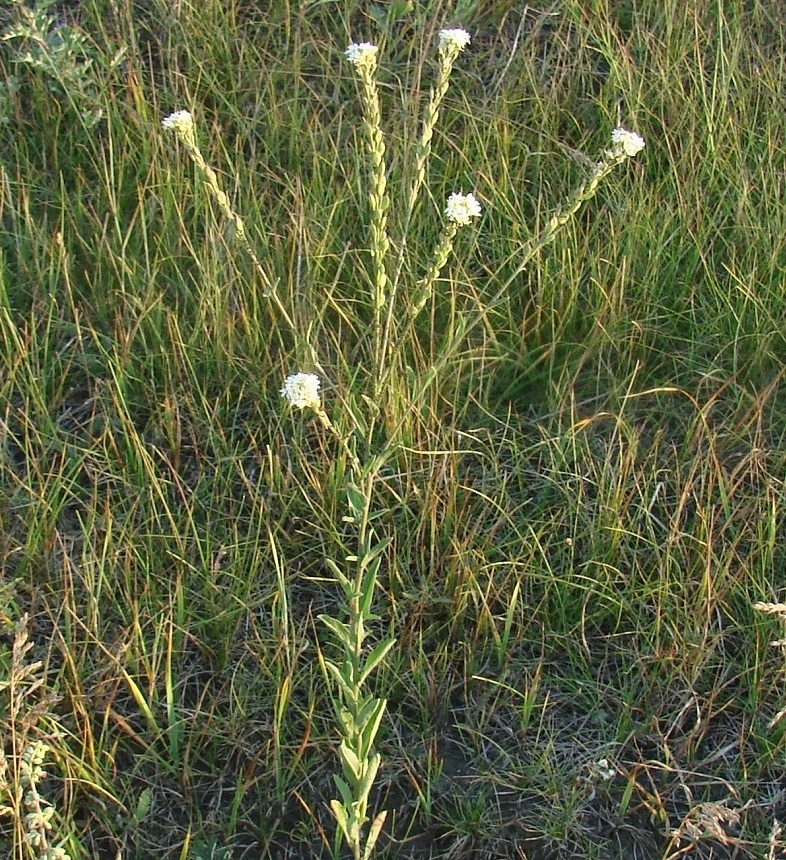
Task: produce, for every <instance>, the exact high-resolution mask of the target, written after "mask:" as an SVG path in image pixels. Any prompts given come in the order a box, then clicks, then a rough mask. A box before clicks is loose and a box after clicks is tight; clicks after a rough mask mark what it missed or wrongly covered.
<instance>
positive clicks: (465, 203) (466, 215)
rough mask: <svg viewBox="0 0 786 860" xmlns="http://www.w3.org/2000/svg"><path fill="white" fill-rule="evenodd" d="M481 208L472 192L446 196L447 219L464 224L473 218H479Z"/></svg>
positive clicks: (454, 193)
mask: <svg viewBox="0 0 786 860" xmlns="http://www.w3.org/2000/svg"><path fill="white" fill-rule="evenodd" d="M481 212H482V209H481V208H480V203H478V201H477V200H476V199H475V195H474V194H458V193H457V192H455V191H454V192H453V194H451V195H450V197H448V205H447V206H446V207H445V215H447V218H448V221H452V222H453V223H454V224H459V225H460V226H465V225H467V224H469V222H470V221H471V220H472V219H473V218H479V217H480V213H481Z"/></svg>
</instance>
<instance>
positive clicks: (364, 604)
mask: <svg viewBox="0 0 786 860" xmlns="http://www.w3.org/2000/svg"><path fill="white" fill-rule="evenodd" d="M381 562H382V559H381V558H375V559H374V561H372V562H371V564H370V565H369V567H368V570H367V571H366V573H365V575H364V576H363V585H362V587H361V589H360V612H361V614H362V615H363V617H364V618H369V616H370V614H371V604H372V601H373V600H374V589H375V588H376V587H377V572H378V571H379V565H380V564H381Z"/></svg>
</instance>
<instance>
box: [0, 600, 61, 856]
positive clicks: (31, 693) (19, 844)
mask: <svg viewBox="0 0 786 860" xmlns="http://www.w3.org/2000/svg"><path fill="white" fill-rule="evenodd" d="M27 624H28V617H27V615H23V616H22V617H21V618H20V619H19V621H18V622H17V624H16V627H15V629H14V634H13V636H14V638H13V645H12V650H11V662H10V665H9V666H8V669H7V677H6V678H4V679H1V680H0V692H4V693H5V694H6V705H5V707H4V708H3V712H4V713H5V715H6V716H5V721H6V725H4V726H3V735H4V737H5V738H6V742H5V745H4V746H0V816H2V817H4V818H9V819H10V820H11V822H12V824H13V834H14V836H13V838H14V845H13V856H14V858H20V860H21V858H23V857H26V858H32V860H69V855H68V854H67V853H66V851H65V849H64V848H63V847H62V845H60V844H57V841H58V840H57V838H56V833H57V829H56V823H57V811H56V809H55V807H54V806H53V805H52V804H51V803H49V802H48V801H47V800H46V798H45V797H44V796H43V795H42V793H41V790H40V786H41V783H42V782H43V781H44V780H45V779H46V778H47V773H46V772H45V771H44V764H45V763H46V758H47V755H48V754H49V752H50V746H49V744H47V743H46V742H45V741H44V740H43V739H42V738H41V736H40V733H41V732H42V731H44V732H45V727H44V722H45V719H46V717H47V714H48V710H49V707H50V705H51V703H52V697H51V696H50V695H49V694H47V693H46V690H45V679H44V678H43V677H42V676H41V674H40V670H41V665H42V664H41V662H40V661H38V660H35V661H30V660H29V659H28V655H29V652H30V650H31V649H32V648H33V643H32V642H31V641H30V640H29V634H28V630H27Z"/></svg>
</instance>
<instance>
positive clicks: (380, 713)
mask: <svg viewBox="0 0 786 860" xmlns="http://www.w3.org/2000/svg"><path fill="white" fill-rule="evenodd" d="M386 705H387V701H386V700H385V699H378V700H377V705H376V707H375V708H374V711H373V712H372V714H371V716H370V717H369V719H368V722H367V723H366V725H365V726H363V728H362V729H361V733H360V744H361V746H360V750H359V752H360V754H361V756H364V757H366V756H368V754H369V753H370V752H371V749H372V747H373V746H374V741H375V740H376V737H377V732H378V731H379V726H380V724H381V722H382V717H384V716H385V707H386Z"/></svg>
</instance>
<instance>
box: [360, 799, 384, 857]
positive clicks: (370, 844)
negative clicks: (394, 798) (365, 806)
mask: <svg viewBox="0 0 786 860" xmlns="http://www.w3.org/2000/svg"><path fill="white" fill-rule="evenodd" d="M387 817H388V811H387V809H383V810H382V812H380V813H378V814H377V817H376V818H375V819H374V821H373V822H372V824H371V827H370V828H369V831H368V839H366V847H365V848H364V849H363V860H370V857H371V852H372V851H373V850H374V845H376V842H377V839H379V834H380V833H382V825H383V824H384V823H385V819H386V818H387Z"/></svg>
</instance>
